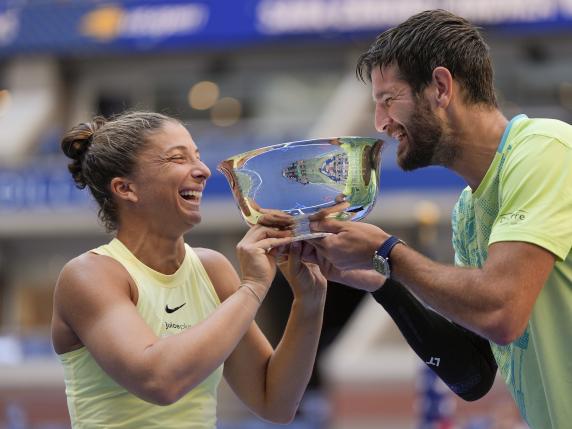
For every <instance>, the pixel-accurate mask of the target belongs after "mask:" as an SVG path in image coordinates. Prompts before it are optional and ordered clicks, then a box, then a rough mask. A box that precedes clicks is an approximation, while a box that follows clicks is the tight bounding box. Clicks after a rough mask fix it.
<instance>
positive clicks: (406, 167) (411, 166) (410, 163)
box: [397, 157, 431, 171]
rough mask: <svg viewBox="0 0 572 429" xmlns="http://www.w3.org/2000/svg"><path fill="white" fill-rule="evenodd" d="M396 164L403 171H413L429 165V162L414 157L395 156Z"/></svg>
mask: <svg viewBox="0 0 572 429" xmlns="http://www.w3.org/2000/svg"><path fill="white" fill-rule="evenodd" d="M397 165H398V166H399V168H401V169H402V170H403V171H413V170H418V169H419V168H423V167H428V166H429V165H431V163H429V162H419V161H418V160H415V159H409V158H407V157H403V158H397Z"/></svg>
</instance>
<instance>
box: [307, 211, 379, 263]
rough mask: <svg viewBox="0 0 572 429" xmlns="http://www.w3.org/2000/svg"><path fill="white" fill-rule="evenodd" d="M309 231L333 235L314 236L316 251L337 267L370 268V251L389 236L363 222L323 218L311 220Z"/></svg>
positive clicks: (374, 249)
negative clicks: (319, 237) (317, 238)
mask: <svg viewBox="0 0 572 429" xmlns="http://www.w3.org/2000/svg"><path fill="white" fill-rule="evenodd" d="M310 228H311V230H312V232H330V233H333V235H330V236H327V237H324V238H322V239H319V240H313V241H312V245H313V246H314V247H315V248H316V249H317V250H318V252H319V253H320V254H321V255H322V256H323V257H324V258H326V259H327V260H328V261H330V262H331V263H332V264H333V265H334V266H335V267H336V268H338V269H339V270H342V271H343V270H355V269H365V270H369V269H371V268H372V259H373V254H374V253H375V251H376V250H377V249H378V247H379V246H380V245H381V244H382V243H383V242H384V241H385V240H387V239H388V238H389V234H387V233H386V232H385V231H383V230H382V229H380V228H378V227H376V226H374V225H371V224H368V223H363V222H341V221H335V220H329V219H324V220H320V221H313V222H311V224H310Z"/></svg>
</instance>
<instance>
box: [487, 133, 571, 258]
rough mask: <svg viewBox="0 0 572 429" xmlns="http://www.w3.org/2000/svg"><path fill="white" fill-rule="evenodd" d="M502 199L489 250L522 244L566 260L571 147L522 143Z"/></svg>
mask: <svg viewBox="0 0 572 429" xmlns="http://www.w3.org/2000/svg"><path fill="white" fill-rule="evenodd" d="M507 150H510V148H507ZM499 200H500V201H499V213H498V216H497V218H496V219H495V222H494V224H493V228H492V232H491V235H490V239H489V245H490V244H492V243H495V242H499V241H523V242H528V243H533V244H536V245H538V246H540V247H543V248H545V249H546V250H548V251H550V252H552V253H553V254H554V255H555V256H556V257H557V258H558V259H559V260H563V259H565V258H566V255H567V254H568V252H569V251H570V248H571V247H572V148H571V146H570V145H569V144H566V143H563V142H562V141H560V140H558V139H554V138H551V137H546V136H542V135H532V136H529V137H527V138H526V139H525V140H524V141H522V142H520V143H519V144H518V146H516V147H515V148H514V149H513V151H512V153H510V154H509V155H508V157H507V161H506V163H505V165H504V166H503V167H502V170H501V173H500V183H499Z"/></svg>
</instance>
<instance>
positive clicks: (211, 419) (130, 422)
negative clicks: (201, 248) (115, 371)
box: [59, 239, 223, 429]
mask: <svg viewBox="0 0 572 429" xmlns="http://www.w3.org/2000/svg"><path fill="white" fill-rule="evenodd" d="M185 250H186V255H185V259H184V261H183V263H182V264H181V266H180V267H179V269H178V270H177V272H175V273H174V274H170V275H166V274H162V273H159V272H157V271H155V270H153V269H151V268H149V267H148V266H146V265H145V264H143V263H142V262H141V261H139V260H138V259H137V258H136V257H135V256H134V255H133V254H132V253H131V252H130V251H129V249H127V247H125V246H124V245H123V243H121V241H119V240H118V239H113V240H112V241H111V242H110V243H109V244H106V245H104V246H101V247H98V248H96V249H94V250H92V252H94V253H97V254H100V255H107V256H110V257H112V258H113V259H115V260H117V261H118V262H120V263H121V264H122V265H123V266H124V267H125V269H126V270H127V271H128V272H129V274H130V275H131V277H132V278H133V280H134V281H135V284H136V285H137V289H138V291H139V299H138V301H137V311H138V312H139V314H140V315H141V317H143V319H144V320H145V321H146V322H147V324H148V325H149V326H150V327H151V329H152V330H153V331H154V332H155V334H156V335H157V336H166V335H173V334H177V333H179V332H181V331H182V330H184V329H186V328H188V327H190V326H193V325H196V324H197V323H199V322H200V321H201V320H203V319H205V318H206V317H207V316H208V315H209V314H210V313H211V312H213V311H214V310H215V308H216V307H217V306H218V305H219V304H220V300H219V298H218V296H217V294H216V291H215V290H214V287H213V285H212V283H211V281H210V279H209V277H208V275H207V273H206V271H205V269H204V267H203V265H202V263H201V262H200V260H199V258H198V256H197V255H196V253H195V252H194V251H193V250H192V249H191V247H190V246H188V245H186V244H185ZM117 329H119V330H120V329H121V326H118V327H117ZM59 358H60V360H61V362H62V364H63V367H64V376H65V385H66V396H67V403H68V409H69V413H70V418H71V423H72V427H73V428H74V429H80V428H81V429H83V428H129V429H144V428H192V429H206V428H208V429H213V428H214V427H215V425H216V405H217V398H216V394H217V387H218V384H219V382H220V380H221V377H222V371H223V366H222V365H221V366H220V367H219V368H217V369H216V370H215V371H214V372H213V373H212V374H211V375H210V376H209V377H208V378H207V379H205V380H204V381H203V382H202V383H201V384H200V385H198V386H197V387H195V388H194V389H193V390H191V391H190V392H189V393H188V394H187V395H185V396H184V397H183V398H181V399H180V400H179V401H177V402H176V403H174V404H172V405H168V406H158V405H154V404H151V403H149V402H146V401H143V400H142V399H140V398H138V397H137V396H135V395H133V394H132V393H130V392H128V391H127V390H126V389H125V388H123V387H122V386H120V385H119V384H117V383H116V382H115V381H114V380H113V379H112V378H111V377H109V376H108V375H107V373H105V372H104V371H103V370H102V369H101V368H100V367H99V365H98V364H97V363H96V361H95V360H94V359H93V357H92V356H91V354H90V353H89V351H88V350H87V348H86V347H82V348H80V349H78V350H74V351H71V352H68V353H64V354H61V355H59Z"/></svg>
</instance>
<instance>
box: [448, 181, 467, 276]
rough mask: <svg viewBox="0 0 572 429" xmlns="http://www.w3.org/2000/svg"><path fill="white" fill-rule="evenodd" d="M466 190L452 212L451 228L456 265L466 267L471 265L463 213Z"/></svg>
mask: <svg viewBox="0 0 572 429" xmlns="http://www.w3.org/2000/svg"><path fill="white" fill-rule="evenodd" d="M465 192H466V190H465V191H463V193H462V194H461V196H460V197H459V200H458V201H457V203H456V204H455V207H454V208H453V212H452V213H451V229H452V243H453V250H454V251H455V265H456V266H458V267H466V266H468V265H469V259H468V257H467V255H466V249H467V247H466V245H465V242H464V238H465V237H466V234H465V233H464V228H463V225H464V224H465V222H464V216H465V213H463V210H462V208H463V207H464V197H465Z"/></svg>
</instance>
